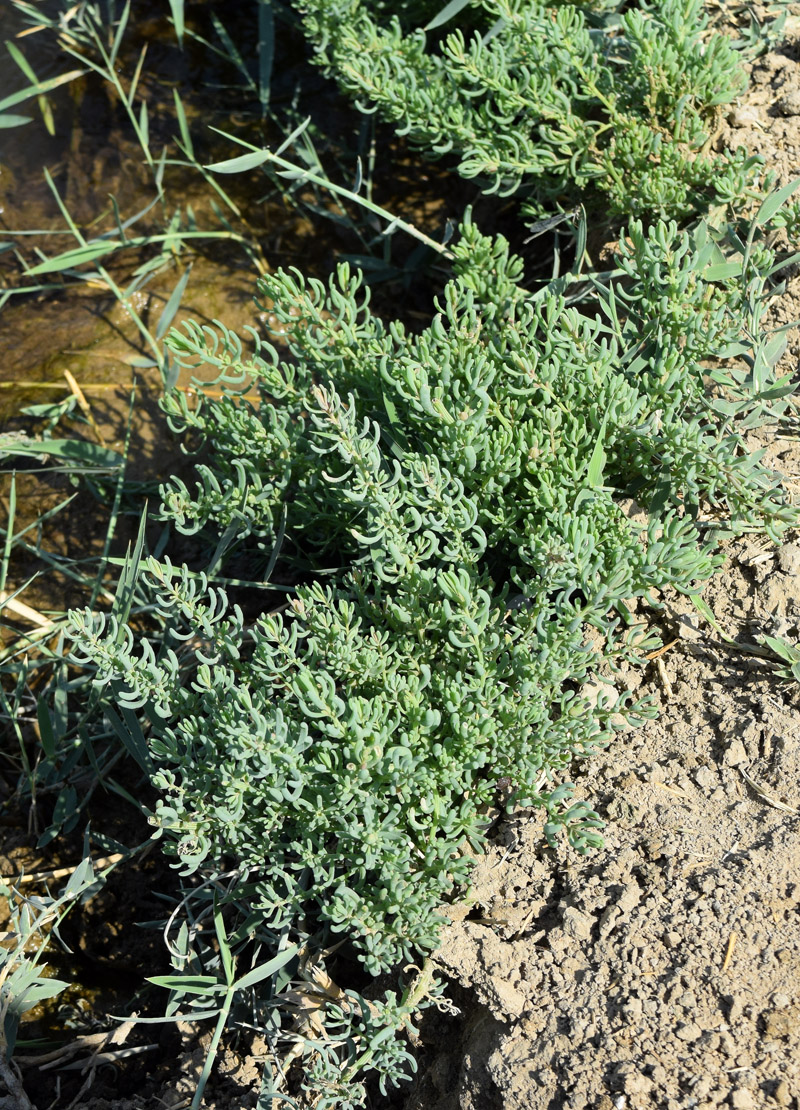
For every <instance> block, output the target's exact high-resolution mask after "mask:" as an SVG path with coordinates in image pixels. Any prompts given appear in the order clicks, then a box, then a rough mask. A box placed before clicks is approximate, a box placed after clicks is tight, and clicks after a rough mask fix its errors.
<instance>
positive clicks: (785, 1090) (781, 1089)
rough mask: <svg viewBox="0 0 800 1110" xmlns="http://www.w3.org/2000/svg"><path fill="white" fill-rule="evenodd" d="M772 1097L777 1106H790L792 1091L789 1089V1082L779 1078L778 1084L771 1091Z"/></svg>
mask: <svg viewBox="0 0 800 1110" xmlns="http://www.w3.org/2000/svg"><path fill="white" fill-rule="evenodd" d="M772 1097H773V1098H774V1099H775V1101H776V1102H777V1104H778V1106H790V1105H791V1102H792V1092H791V1091H790V1090H789V1084H788V1083H787V1082H786V1080H785V1079H781V1081H780V1083H778V1086H777V1087H776V1088H775V1090H774V1091H773V1092H772Z"/></svg>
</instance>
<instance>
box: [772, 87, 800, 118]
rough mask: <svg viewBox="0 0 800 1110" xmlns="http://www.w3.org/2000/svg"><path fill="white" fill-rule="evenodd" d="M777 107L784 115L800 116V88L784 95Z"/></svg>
mask: <svg viewBox="0 0 800 1110" xmlns="http://www.w3.org/2000/svg"><path fill="white" fill-rule="evenodd" d="M776 107H777V109H778V111H779V112H780V114H781V115H782V116H800V89H793V90H792V92H789V93H787V94H786V96H782V97H781V98H780V100H779V101H778V103H777V105H776Z"/></svg>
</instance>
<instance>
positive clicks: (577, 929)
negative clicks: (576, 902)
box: [563, 906, 594, 940]
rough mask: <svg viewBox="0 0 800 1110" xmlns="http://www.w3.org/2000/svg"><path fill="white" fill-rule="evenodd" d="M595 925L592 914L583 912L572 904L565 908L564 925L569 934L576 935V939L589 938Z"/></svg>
mask: <svg viewBox="0 0 800 1110" xmlns="http://www.w3.org/2000/svg"><path fill="white" fill-rule="evenodd" d="M593 925H594V918H593V917H592V916H591V915H590V914H588V913H581V911H580V910H576V909H574V908H573V907H572V906H570V907H569V908H568V909H566V910H564V925H563V927H564V932H565V933H566V934H567V936H570V937H574V938H575V940H589V938H590V937H591V935H592V926H593Z"/></svg>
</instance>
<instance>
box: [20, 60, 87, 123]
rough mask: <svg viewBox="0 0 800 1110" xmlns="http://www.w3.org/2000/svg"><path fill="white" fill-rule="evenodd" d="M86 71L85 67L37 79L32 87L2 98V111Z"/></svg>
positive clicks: (64, 83) (48, 90)
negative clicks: (58, 75) (42, 79)
mask: <svg viewBox="0 0 800 1110" xmlns="http://www.w3.org/2000/svg"><path fill="white" fill-rule="evenodd" d="M85 72H86V70H85V69H71V70H70V71H69V73H62V75H61V76H60V77H51V78H49V80H47V81H37V82H36V84H35V85H33V86H31V87H30V88H27V89H20V90H19V91H18V92H15V93H11V95H10V96H6V97H4V98H3V99H2V100H0V112H3V111H5V109H6V108H13V107H14V106H15V105H16V104H22V102H23V101H25V100H30V98H31V97H32V96H41V95H42V94H43V93H47V92H50V91H51V90H52V89H57V88H58V87H59V86H60V85H66V84H68V83H69V82H70V81H74V80H75V78H76V77H82V76H83V74H84V73H85Z"/></svg>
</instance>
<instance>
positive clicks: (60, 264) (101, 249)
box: [28, 239, 125, 277]
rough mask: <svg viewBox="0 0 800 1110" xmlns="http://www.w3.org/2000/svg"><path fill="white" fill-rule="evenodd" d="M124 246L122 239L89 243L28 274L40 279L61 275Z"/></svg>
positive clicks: (34, 268) (58, 255) (31, 270)
mask: <svg viewBox="0 0 800 1110" xmlns="http://www.w3.org/2000/svg"><path fill="white" fill-rule="evenodd" d="M124 246H125V243H124V242H123V241H122V240H121V239H112V240H106V241H105V242H102V243H97V242H94V243H87V245H86V246H85V247H75V248H74V249H73V250H70V251H64V252H63V253H62V254H57V255H56V256H55V258H48V260H47V261H46V262H40V263H39V265H38V266H34V267H33V268H32V269H30V270H28V274H29V275H30V276H31V277H39V275H40V274H54V273H61V272H62V271H64V270H72V269H74V268H75V267H76V266H82V265H84V263H86V262H92V261H94V259H96V258H103V257H104V256H105V255H107V254H113V253H114V251H116V250H119V249H120V247H124Z"/></svg>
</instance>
